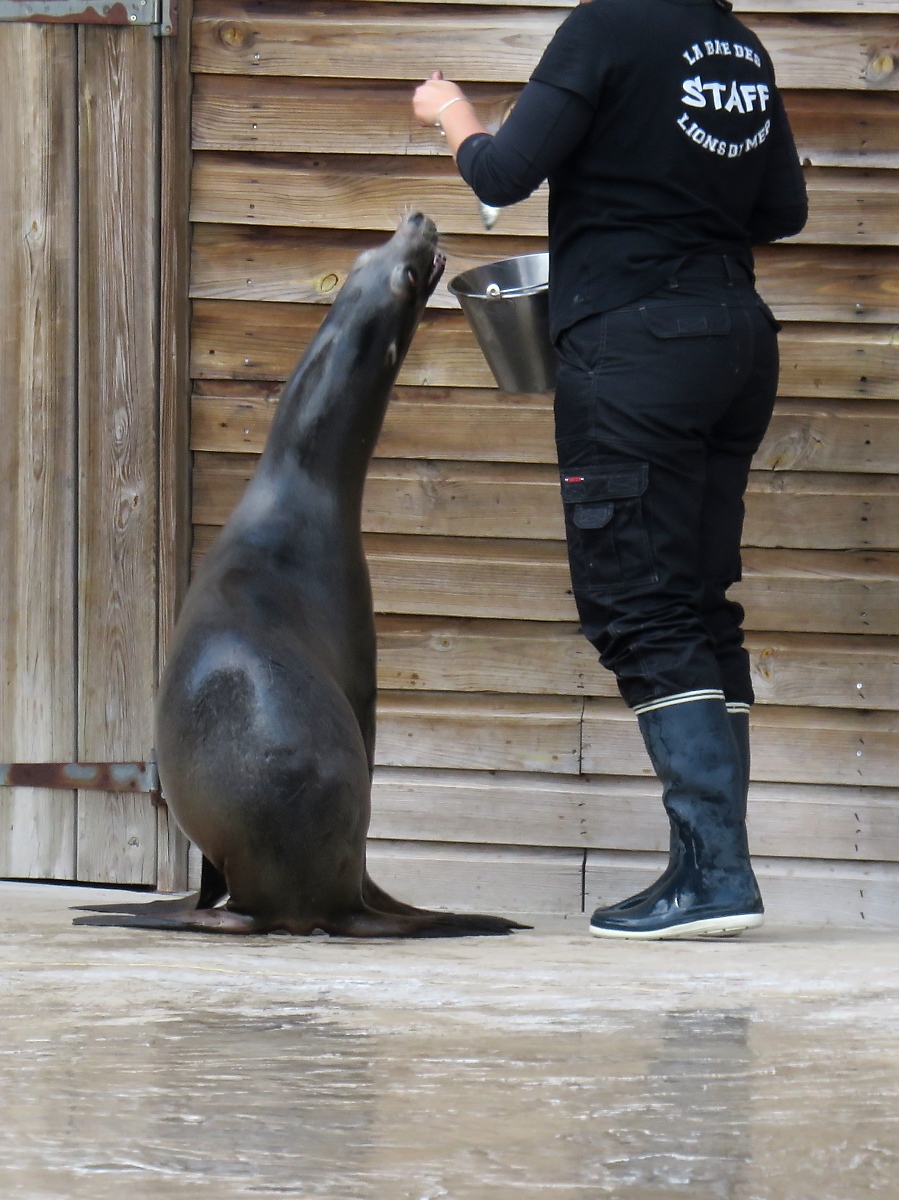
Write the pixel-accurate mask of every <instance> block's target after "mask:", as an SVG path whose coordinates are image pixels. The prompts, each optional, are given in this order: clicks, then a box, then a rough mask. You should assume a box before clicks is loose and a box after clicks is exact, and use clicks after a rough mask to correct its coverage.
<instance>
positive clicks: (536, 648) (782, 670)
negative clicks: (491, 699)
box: [377, 614, 899, 710]
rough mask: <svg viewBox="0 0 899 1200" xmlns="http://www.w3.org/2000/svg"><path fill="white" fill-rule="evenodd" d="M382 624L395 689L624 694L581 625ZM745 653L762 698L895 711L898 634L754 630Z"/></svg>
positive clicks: (404, 619)
mask: <svg viewBox="0 0 899 1200" xmlns="http://www.w3.org/2000/svg"><path fill="white" fill-rule="evenodd" d="M377 626H378V680H379V682H380V685H381V687H384V688H387V689H388V690H409V691H426V692H427V691H434V692H439V691H452V692H502V693H517V692H523V693H525V694H528V695H541V694H547V695H559V696H617V695H618V690H617V687H616V685H615V680H614V678H613V676H612V675H611V673H610V672H608V671H606V670H604V669H603V668H602V667H601V666H600V665H599V662H598V661H597V655H596V651H595V650H594V649H593V647H592V646H590V644H589V643H588V642H587V640H586V639H585V638H584V637H583V636H582V634H581V633H580V630H579V629H578V627H577V626H576V625H569V624H563V623H554V622H542V621H509V620H506V621H496V620H477V619H454V618H452V617H421V616H398V615H388V614H383V615H381V616H379V617H378V619H377ZM747 650H748V651H749V655H750V660H751V666H752V677H753V683H754V685H755V689H756V695H757V699H758V700H759V701H760V702H761V703H763V704H779V705H787V704H789V705H801V706H804V707H809V708H812V707H815V706H822V707H826V708H858V709H884V710H893V709H895V708H896V697H897V696H899V641H897V640H895V639H893V638H870V637H869V638H861V637H840V636H822V635H808V634H784V633H781V634H773V635H771V634H767V635H766V634H759V633H750V634H749V635H748V637H747Z"/></svg>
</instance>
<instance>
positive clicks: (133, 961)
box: [0, 893, 899, 1200]
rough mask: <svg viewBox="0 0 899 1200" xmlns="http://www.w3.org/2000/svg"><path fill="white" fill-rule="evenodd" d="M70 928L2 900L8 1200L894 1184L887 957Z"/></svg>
mask: <svg viewBox="0 0 899 1200" xmlns="http://www.w3.org/2000/svg"><path fill="white" fill-rule="evenodd" d="M10 894H12V895H13V898H14V899H15V894H14V893H10ZM0 899H3V897H0ZM32 910H33V905H32ZM38 917H40V920H39V919H38ZM67 922H68V914H67V913H66V911H65V908H64V906H63V905H60V904H57V905H56V909H55V910H54V911H52V912H44V913H42V914H37V915H35V912H34V911H23V914H22V918H21V920H20V921H19V922H18V923H17V921H16V920H15V915H14V911H13V915H10V909H9V904H8V897H7V911H6V915H5V916H4V918H3V920H2V922H0V959H2V960H3V963H4V967H3V973H2V977H0V984H2V986H0V1108H2V1113H0V1188H2V1194H3V1195H4V1196H9V1197H16V1198H18V1197H27V1198H29V1200H51V1198H52V1200H60V1198H65V1200H69V1198H72V1200H81V1198H82V1197H84V1198H87V1197H90V1198H91V1200H111V1198H112V1197H116V1200H120V1198H122V1197H125V1200H175V1198H180V1197H186V1196H188V1195H189V1196H191V1197H198V1198H199V1200H203V1198H205V1197H209V1200H231V1198H232V1197H233V1198H238V1197H251V1196H274V1195H283V1196H296V1197H328V1198H335V1200H344V1198H345V1200H438V1198H442V1197H449V1198H451V1200H489V1198H492V1197H496V1198H497V1200H501V1198H505V1197H532V1196H533V1197H542V1196H546V1197H550V1196H552V1197H556V1196H564V1197H570V1198H571V1200H588V1198H589V1200H595V1198H596V1197H602V1196H609V1197H616V1198H620V1200H662V1198H663V1197H664V1198H680V1197H683V1198H684V1200H686V1198H687V1197H689V1198H690V1200H806V1197H808V1198H809V1200H810V1198H811V1197H815V1200H855V1198H856V1197H859V1198H860V1197H862V1196H865V1197H868V1196H870V1195H872V1194H874V1195H883V1196H890V1197H892V1196H895V1195H896V1194H897V1192H899V1157H897V1155H899V1151H897V1147H899V1073H897V1069H896V1068H897V1065H899V1032H897V1030H896V1025H895V995H896V984H897V982H899V967H897V966H896V964H895V962H894V958H895V956H894V951H893V948H892V945H891V944H890V943H889V942H888V941H882V942H877V941H874V942H871V943H870V947H869V948H868V949H866V947H865V946H864V945H862V946H860V947H859V946H854V947H853V946H852V945H849V946H848V947H847V946H842V947H837V948H835V947H834V946H833V945H827V944H823V945H822V944H815V943H814V942H811V943H809V944H808V945H806V944H805V943H803V942H802V941H801V940H800V941H799V942H796V943H794V944H789V943H783V942H780V943H778V942H777V941H776V940H775V941H773V942H771V944H766V943H764V942H761V941H757V942H751V943H746V944H745V945H744V947H743V948H742V949H740V948H738V947H734V946H733V945H731V946H727V947H722V948H720V949H719V950H717V951H716V949H715V948H714V947H710V946H703V947H685V946H681V947H676V948H675V947H668V948H663V949H661V950H660V951H658V952H656V951H655V950H653V951H646V949H645V948H641V949H640V950H639V951H638V952H636V953H631V951H630V949H628V948H623V947H619V946H615V947H614V948H613V949H609V948H608V947H606V946H603V947H597V946H596V944H595V943H591V942H590V941H589V940H588V939H587V938H586V937H582V936H572V935H570V934H555V935H548V934H545V933H544V934H539V933H537V934H530V935H527V936H526V937H524V938H520V939H516V940H515V941H514V942H513V941H512V940H511V939H510V940H509V941H508V942H506V941H504V942H503V943H501V944H496V943H491V942H489V941H488V940H486V939H479V940H477V941H476V942H475V941H470V942H467V943H465V944H464V945H461V944H455V945H450V944H448V943H445V942H444V943H429V944H424V943H417V944H415V945H412V944H408V945H405V946H400V947H398V946H396V945H390V944H380V945H371V944H370V945H367V946H359V945H350V944H347V943H337V942H326V941H318V940H315V941H312V940H305V941H300V940H287V939H272V938H269V939H255V940H253V941H241V942H238V941H237V940H230V939H228V940H226V939H220V940H215V939H209V938H202V937H197V936H193V935H190V936H187V937H182V938H175V939H170V938H166V937H165V935H155V934H154V935H149V936H147V935H144V934H140V935H135V934H131V933H123V932H122V931H115V930H92V931H91V932H90V934H89V935H86V934H85V931H71V930H70V929H69V928H68V924H67ZM851 940H852V939H851V935H849V941H850V942H851ZM835 949H839V950H840V952H841V953H842V954H843V956H844V957H845V956H846V955H847V954H848V955H849V956H850V958H851V960H852V961H851V963H850V967H851V972H850V973H848V974H847V973H845V972H844V971H843V969H842V968H841V967H839V966H838V965H837V958H836V955H835ZM622 950H623V951H624V952H623V953H622ZM866 956H867V957H866ZM866 964H867V968H868V969H867V971H865V970H863V968H865V966H866ZM862 980H863V981H864V989H862V987H861V981H862Z"/></svg>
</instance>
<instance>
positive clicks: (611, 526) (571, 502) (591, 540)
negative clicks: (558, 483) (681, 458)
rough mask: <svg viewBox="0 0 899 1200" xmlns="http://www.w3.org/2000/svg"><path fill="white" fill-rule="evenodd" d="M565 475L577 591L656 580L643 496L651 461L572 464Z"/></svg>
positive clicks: (564, 499)
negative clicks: (648, 462) (647, 462)
mask: <svg viewBox="0 0 899 1200" xmlns="http://www.w3.org/2000/svg"><path fill="white" fill-rule="evenodd" d="M561 480H562V503H563V505H564V508H565V530H566V534H567V537H568V556H569V561H570V564H571V582H572V584H573V586H574V592H575V595H576V596H577V595H578V594H580V595H590V594H591V593H594V592H597V591H606V590H608V589H609V588H612V587H620V586H623V585H625V584H634V583H644V582H652V581H653V580H654V579H655V578H656V576H655V563H654V560H653V552H652V543H651V541H650V537H649V531H648V529H647V526H646V514H645V500H644V493H645V492H646V487H647V484H648V482H649V467H648V465H647V464H646V463H629V464H626V465H625V464H615V465H611V464H610V465H608V466H590V467H572V468H570V469H568V470H563V471H562V473H561Z"/></svg>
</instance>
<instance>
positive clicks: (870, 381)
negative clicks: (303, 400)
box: [192, 300, 899, 400]
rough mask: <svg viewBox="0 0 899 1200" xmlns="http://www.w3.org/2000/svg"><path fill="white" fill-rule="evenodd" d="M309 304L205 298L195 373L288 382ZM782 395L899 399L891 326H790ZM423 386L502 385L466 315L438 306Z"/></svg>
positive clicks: (198, 305) (423, 339)
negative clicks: (284, 380) (260, 302)
mask: <svg viewBox="0 0 899 1200" xmlns="http://www.w3.org/2000/svg"><path fill="white" fill-rule="evenodd" d="M323 315H324V314H323V313H322V312H321V310H320V309H317V308H316V307H314V306H312V305H309V304H266V305H258V304H254V303H252V302H250V301H224V300H198V301H196V302H195V304H194V308H193V346H192V370H193V374H194V377H195V378H199V379H203V378H205V379H215V378H219V379H220V378H226V379H263V380H266V379H267V380H283V379H286V378H287V376H288V375H289V374H290V372H291V370H292V369H293V367H294V366H295V364H296V362H297V360H298V359H299V357H300V355H301V354H302V353H303V351H304V350H305V348H306V346H307V345H308V343H309V342H310V340H311V339H312V337H313V335H314V333H315V331H316V330H317V329H318V327H319V325H320V324H321V321H322V317H323ZM780 358H781V372H780V389H779V390H780V395H782V396H797V397H823V398H831V397H833V398H835V399H842V398H846V397H850V396H858V397H861V398H865V399H872V400H873V399H890V400H894V399H899V369H897V367H899V341H897V335H896V331H895V329H893V328H891V327H889V326H872V327H865V326H856V327H852V326H847V325H839V324H837V325H831V324H816V323H808V324H806V323H799V322H797V323H796V324H793V325H788V326H787V327H786V328H785V329H784V330H783V332H782V333H781V335H780ZM399 379H400V382H401V383H404V384H412V385H417V386H423V385H436V386H442V387H490V386H491V385H493V383H494V380H493V377H492V375H491V374H490V371H489V368H488V367H487V363H486V361H485V359H484V356H483V355H482V354H481V351H480V349H479V348H478V345H477V343H476V341H475V337H474V334H473V333H472V332H471V330H470V329H469V327H468V325H467V323H466V321H465V318H464V317H463V316H462V314H461V313H455V312H442V311H440V310H439V309H431V310H429V311H428V312H426V313H425V317H424V319H423V321H422V323H421V326H420V327H419V330H418V333H417V334H416V338H415V341H414V342H413V343H412V348H411V350H410V351H409V354H408V356H407V358H406V362H405V365H404V366H403V369H402V371H401V372H400V376H399Z"/></svg>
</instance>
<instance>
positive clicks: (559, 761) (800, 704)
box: [191, 0, 899, 926]
mask: <svg viewBox="0 0 899 1200" xmlns="http://www.w3.org/2000/svg"><path fill="white" fill-rule="evenodd" d="M738 8H739V9H740V10H741V14H742V15H743V16H744V19H745V20H746V21H747V23H748V24H749V25H751V26H752V27H753V28H755V29H756V30H757V31H758V32H759V34H760V35H761V37H762V39H763V40H764V41H765V43H766V44H767V45H768V47H769V48H770V50H771V52H772V55H773V58H774V60H775V65H776V69H777V73H778V78H779V81H780V84H781V86H782V87H783V88H784V89H785V98H786V103H787V107H788V109H789V111H790V114H791V118H792V121H793V125H794V129H795V132H796V137H797V142H798V145H799V150H800V154H801V156H802V159H803V164H804V167H805V170H806V175H807V180H808V186H809V193H810V197H811V218H810V221H809V225H808V227H807V229H806V230H805V231H804V232H803V233H802V234H801V235H800V236H799V237H797V238H795V239H792V241H791V242H790V243H789V244H783V245H777V246H772V247H766V248H764V249H762V250H760V251H759V253H758V276H759V287H760V290H761V291H762V293H763V294H764V295H765V296H766V298H767V299H768V300H769V302H770V303H771V305H772V307H773V308H774V310H775V312H776V313H777V314H778V316H779V317H780V319H781V320H782V321H784V322H785V327H784V331H783V334H782V337H781V348H782V358H783V370H782V384H781V389H780V399H779V401H778V407H777V411H776V414H775V418H774V421H773V423H772V426H771V430H770V433H769V435H768V437H767V439H766V441H765V444H764V446H763V447H762V449H761V451H760V452H759V455H758V458H757V460H756V463H755V469H754V472H753V475H752V481H751V484H750V489H749V497H748V520H747V526H746V552H745V560H746V567H745V579H744V582H743V583H742V584H741V585H740V588H739V594H740V597H741V599H742V600H743V601H744V602H745V604H746V606H747V608H748V627H749V630H750V633H749V646H750V651H751V654H752V662H753V673H754V677H755V683H756V687H757V690H758V694H759V700H760V704H759V705H758V707H757V708H756V710H755V714H754V763H753V778H754V785H753V793H752V800H751V823H752V835H753V842H754V847H755V850H756V852H757V854H758V855H759V856H760V857H759V870H760V872H761V873H762V875H763V876H764V878H765V890H766V895H767V896H768V898H769V907H772V908H773V909H774V911H775V915H776V914H777V912H778V911H779V912H781V913H782V914H784V915H786V914H789V915H791V916H793V917H794V918H795V917H798V918H800V919H802V918H808V919H826V920H833V921H840V922H842V923H856V924H859V925H863V924H864V925H868V926H872V925H874V926H876V925H878V924H881V925H883V924H887V925H893V926H895V925H896V924H897V923H899V905H897V904H896V901H897V900H899V788H897V786H896V785H897V784H899V780H897V776H896V769H895V763H896V761H897V754H899V519H897V518H899V475H897V467H899V407H897V401H899V329H897V325H896V322H897V321H899V287H897V283H896V279H897V268H899V222H897V219H896V217H897V212H899V95H897V91H899V66H897V64H899V5H896V4H893V3H889V2H886V0H861V2H856V0H845V3H841V2H840V0H805V2H802V0H796V2H791V0H744V2H743V3H742V4H741V5H738ZM564 15H565V12H564V6H561V5H559V6H557V5H556V4H555V3H553V2H550V3H545V4H536V3H535V4H532V5H530V6H525V5H520V4H516V3H493V4H465V5H457V4H455V3H453V2H452V0H442V2H441V0H438V2H435V3H431V4H428V3H381V2H377V0H375V2H370V3H353V2H339V0H332V2H329V3H324V4H315V5H313V4H311V3H306V2H304V0H296V2H292V3H291V4H290V5H287V4H285V3H281V2H280V0H269V2H267V3H263V4H259V3H250V2H246V3H244V2H242V0H199V3H198V6H197V8H196V12H195V19H194V26H193V70H194V107H193V146H194V152H195V158H194V172H193V182H192V210H191V215H192V220H193V223H194V224H193V258H192V273H191V296H192V298H193V314H194V315H193V327H192V348H191V370H192V375H193V379H194V398H193V404H192V414H191V419H192V430H191V439H192V440H191V444H192V447H193V451H194V470H193V524H194V535H195V536H194V551H195V560H198V559H199V558H200V557H201V556H202V553H203V551H204V549H205V547H206V546H208V544H209V542H210V540H211V538H212V537H213V536H214V535H215V532H216V530H217V528H218V527H220V526H221V524H222V523H223V521H224V520H225V519H226V517H227V515H228V513H229V512H230V511H231V509H232V507H233V505H234V504H235V502H236V501H237V499H238V497H239V496H240V494H241V492H242V490H243V488H244V486H245V484H246V481H247V479H248V478H249V477H250V475H251V473H252V471H253V469H254V466H255V462H256V458H257V456H258V454H259V452H260V451H261V449H262V446H263V443H264V439H265V436H266V432H267V430H268V427H269V424H270V422H271V417H272V413H273V410H274V406H275V403H276V402H277V396H278V391H279V385H280V381H282V380H283V379H284V378H285V377H286V375H287V373H288V372H289V370H290V369H291V367H292V366H293V364H294V362H295V361H296V359H297V357H298V356H299V354H300V353H301V352H302V349H303V347H304V346H305V344H306V343H307V342H308V340H309V338H310V337H311V335H312V333H313V331H314V330H315V328H316V327H317V325H318V323H319V321H320V319H321V317H322V308H321V306H322V305H323V304H326V303H328V301H329V299H330V297H331V296H332V295H333V293H334V292H335V291H336V290H337V288H338V287H339V285H340V283H341V281H342V280H343V279H344V278H345V275H346V272H347V270H348V268H349V265H350V264H351V262H352V261H353V258H354V257H355V255H356V254H357V253H358V252H359V251H360V250H361V249H363V248H364V247H366V246H368V245H371V244H373V243H375V242H377V241H379V240H381V239H382V238H383V237H384V235H385V234H386V233H387V232H389V231H390V230H392V229H393V227H394V225H395V223H396V221H397V219H398V217H399V215H400V214H401V213H402V212H403V211H404V210H405V209H406V208H407V207H409V206H410V205H414V206H418V207H421V208H422V209H423V210H424V211H426V212H428V213H429V214H430V215H431V216H433V217H434V218H435V220H436V221H437V223H438V226H439V227H440V230H441V234H442V243H443V245H444V248H445V249H446V251H447V252H448V257H449V264H448V269H447V273H446V276H445V280H444V283H443V284H442V285H441V287H440V289H439V290H438V292H437V293H436V295H435V297H434V298H433V302H432V304H431V306H430V307H429V309H428V312H427V314H426V318H425V320H424V322H423V324H422V327H421V330H420V332H419V334H418V335H417V338H416V340H415V343H414V345H413V347H412V350H411V352H410V355H409V357H408V359H407V362H406V365H405V367H404V369H403V371H402V374H401V376H400V380H399V386H398V387H397V390H396V396H395V399H394V402H393V404H392V406H391V408H390V410H389V413H388V417H387V422H386V426H385V429H384V433H383V436H382V438H381V441H380V444H379V447H378V454H377V458H376V461H375V463H374V465H373V469H372V472H371V476H370V479H369V484H368V488H367V491H366V499H365V514H364V521H365V529H366V538H367V548H368V553H369V560H370V564H371V570H372V575H373V582H374V589H375V601H376V608H377V610H378V614H379V615H378V622H379V633H380V650H379V663H380V683H381V689H382V690H381V702H380V726H379V737H378V749H377V757H378V763H379V771H378V774H377V779H376V787H375V804H374V818H373V825H372V834H373V839H374V840H373V842H372V851H371V855H372V861H373V863H374V864H375V868H376V870H377V871H378V874H379V877H380V878H381V879H382V882H383V883H384V884H385V885H386V886H391V887H395V888H396V889H397V890H398V891H403V892H404V894H406V895H409V896H411V897H413V898H414V899H417V900H418V901H421V902H426V903H441V902H442V903H453V904H457V905H460V904H461V905H469V906H471V907H475V906H478V905H481V906H495V907H500V908H506V909H510V910H518V911H523V910H531V911H535V910H544V911H553V912H565V913H573V912H580V911H582V910H583V909H584V908H585V907H586V908H587V909H589V908H590V907H591V906H592V905H593V904H595V903H596V902H597V901H598V899H599V898H604V899H609V898H612V897H618V896H620V895H622V894H624V893H625V891H626V890H627V889H628V888H632V887H636V886H641V885H642V883H643V882H644V881H645V880H646V879H647V878H648V877H651V876H652V873H653V872H654V871H656V870H657V869H658V857H657V856H658V852H659V851H661V850H662V848H663V846H664V844H665V837H666V832H665V821H664V817H663V814H662V812H661V807H660V805H659V802H658V794H657V793H658V789H657V787H656V785H655V782H654V781H653V780H652V778H651V774H650V770H649V764H648V762H647V760H646V757H645V754H644V752H643V749H642V746H641V745H640V741H639V737H638V734H637V729H636V724H635V722H634V720H633V718H632V717H631V716H630V714H629V713H628V712H627V710H626V709H625V708H624V706H623V705H622V703H621V702H620V700H619V699H617V697H616V693H615V689H614V686H613V683H612V680H611V678H610V677H609V676H608V675H607V674H606V673H605V672H603V671H602V670H601V669H600V668H599V667H598V666H597V665H596V663H595V657H594V654H593V652H592V650H591V648H590V647H589V646H588V645H587V643H586V642H585V641H583V639H582V638H580V635H579V634H578V632H577V628H576V625H575V614H574V608H573V605H572V601H571V597H570V594H569V590H570V583H569V580H568V576H567V566H566V560H565V552H564V545H563V543H562V540H561V538H562V522H561V510H560V503H559V499H558V494H557V484H556V475H555V470H554V467H553V442H552V432H551V413H550V405H549V401H548V400H543V399H541V398H535V397H532V396H530V397H528V396H516V395H508V394H504V393H502V392H500V391H498V390H497V389H496V388H495V386H494V385H493V380H492V378H491V376H490V374H489V372H488V370H487V367H486V364H485V363H484V361H483V358H482V357H481V355H480V352H479V351H478V349H477V346H476V344H475V342H474V339H473V336H472V334H471V333H470V332H469V330H468V328H467V325H466V323H465V321H464V319H463V318H462V315H461V313H460V312H459V310H458V309H457V308H456V307H455V305H454V302H453V301H452V299H451V297H450V296H449V294H448V292H447V290H446V281H447V280H448V279H449V278H450V277H451V276H452V274H454V273H455V272H457V271H459V270H462V269H464V268H465V267H467V266H470V265H472V264H474V263H479V262H487V261H490V260H492V259H495V258H501V257H505V256H507V255H509V254H516V253H522V252H528V251H532V250H536V249H539V248H540V247H541V246H542V245H543V244H544V242H543V237H544V232H545V194H544V193H543V192H539V193H538V194H536V195H535V196H534V197H532V198H531V199H530V200H528V201H526V202H524V203H522V204H520V205H517V206H515V207H514V208H511V209H508V210H505V211H504V212H503V214H502V215H501V216H500V219H499V221H498V222H497V225H496V226H495V229H494V231H492V232H491V233H489V234H488V233H485V232H484V229H483V226H482V224H481V219H480V214H479V210H478V206H477V203H476V201H475V199H474V197H473V196H472V195H471V193H470V192H469V191H468V190H467V189H466V187H465V186H464V184H462V183H461V181H460V180H459V179H458V177H457V175H456V174H455V170H454V167H453V164H452V162H451V160H450V159H449V158H448V157H447V154H446V147H445V143H444V142H443V139H441V138H440V137H439V136H438V135H437V133H436V131H435V130H430V129H420V128H418V127H417V126H416V125H415V124H414V123H413V121H412V118H411V115H410V96H411V90H412V88H413V86H414V85H415V83H416V82H417V81H419V80H420V79H422V78H425V77H426V76H427V74H428V73H429V72H430V71H431V70H433V69H435V68H437V67H439V68H441V69H442V70H443V71H444V73H445V75H446V76H447V77H449V78H453V79H458V80H460V81H462V82H464V83H465V84H466V86H467V88H468V90H469V93H470V95H471V96H472V98H473V99H474V101H475V103H476V106H477V107H478V110H479V112H480V113H481V115H482V117H483V119H484V120H486V121H495V120H497V119H499V117H500V116H501V114H502V113H503V111H504V110H505V109H506V108H507V107H508V105H509V104H510V103H511V102H513V101H514V98H515V95H516V94H517V91H518V89H519V88H520V86H521V84H522V83H523V82H524V81H525V80H526V79H527V77H528V75H529V73H530V71H531V69H532V67H533V65H534V64H535V62H536V61H537V59H538V57H539V55H540V53H541V50H542V48H543V47H544V45H545V44H546V43H547V41H548V40H549V38H550V37H551V35H552V32H553V30H554V29H555V28H556V26H557V24H558V23H559V22H560V21H561V20H562V19H563V17H564Z"/></svg>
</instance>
